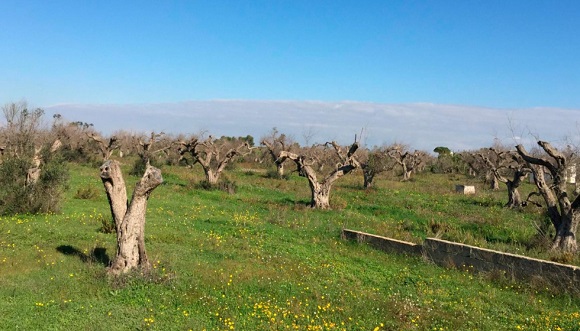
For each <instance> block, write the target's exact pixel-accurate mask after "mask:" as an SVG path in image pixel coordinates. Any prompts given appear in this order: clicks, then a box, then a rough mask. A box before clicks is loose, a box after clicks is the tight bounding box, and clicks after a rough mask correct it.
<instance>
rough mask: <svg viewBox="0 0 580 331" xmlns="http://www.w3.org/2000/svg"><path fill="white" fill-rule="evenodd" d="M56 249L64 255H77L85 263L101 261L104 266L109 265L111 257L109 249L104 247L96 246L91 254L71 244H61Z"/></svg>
mask: <svg viewBox="0 0 580 331" xmlns="http://www.w3.org/2000/svg"><path fill="white" fill-rule="evenodd" d="M56 250H57V251H58V252H60V253H62V254H64V255H72V256H77V257H78V258H79V259H81V261H83V262H85V263H94V262H97V263H100V264H102V265H104V266H109V264H110V263H111V259H110V258H109V255H107V249H106V248H103V247H95V249H93V251H92V252H91V254H90V255H87V254H85V253H83V252H81V251H80V250H79V249H77V248H75V247H73V246H70V245H60V246H58V247H57V248H56Z"/></svg>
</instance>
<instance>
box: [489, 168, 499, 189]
mask: <svg viewBox="0 0 580 331" xmlns="http://www.w3.org/2000/svg"><path fill="white" fill-rule="evenodd" d="M488 177H489V178H490V184H489V188H490V189H491V190H493V191H497V190H499V181H498V180H497V177H496V176H495V175H494V174H493V172H489V173H488Z"/></svg>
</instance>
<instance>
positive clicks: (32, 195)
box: [0, 153, 69, 215]
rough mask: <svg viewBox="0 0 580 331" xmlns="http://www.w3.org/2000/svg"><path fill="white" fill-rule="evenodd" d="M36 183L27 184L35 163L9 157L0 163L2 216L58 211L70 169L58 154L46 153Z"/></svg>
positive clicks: (0, 209)
mask: <svg viewBox="0 0 580 331" xmlns="http://www.w3.org/2000/svg"><path fill="white" fill-rule="evenodd" d="M43 160H45V162H44V163H43V164H42V166H41V173H40V177H39V179H38V181H37V182H36V183H35V184H31V185H26V176H27V173H28V169H30V168H31V167H32V162H31V161H30V160H26V159H18V158H9V159H7V160H4V162H3V163H2V164H0V215H10V214H26V213H30V214H37V213H48V212H57V211H59V209H60V202H61V197H62V192H63V191H64V190H65V189H66V188H67V184H68V178H69V174H68V168H67V166H66V163H65V162H64V159H63V158H62V157H60V156H59V155H58V154H50V153H45V155H43Z"/></svg>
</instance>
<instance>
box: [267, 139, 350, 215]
mask: <svg viewBox="0 0 580 331" xmlns="http://www.w3.org/2000/svg"><path fill="white" fill-rule="evenodd" d="M358 148H359V144H358V142H356V141H355V142H354V143H353V144H352V145H350V147H344V146H340V145H339V144H337V143H336V142H334V141H332V142H327V143H325V144H324V145H315V146H312V147H311V148H308V149H303V150H302V151H301V152H300V153H293V152H289V151H281V152H280V153H279V156H278V159H277V160H276V163H277V164H278V163H281V162H285V161H286V160H292V161H294V163H295V164H296V166H297V169H298V173H299V174H300V176H302V177H306V178H307V179H308V184H309V185H310V192H311V201H310V206H311V207H312V208H318V209H329V208H330V191H331V189H332V185H333V184H334V183H335V182H336V181H337V180H338V179H339V178H341V177H343V176H344V175H346V174H348V173H350V172H351V171H353V170H355V169H357V168H359V167H360V163H359V161H358V160H357V159H356V156H355V152H356V151H357V150H358Z"/></svg>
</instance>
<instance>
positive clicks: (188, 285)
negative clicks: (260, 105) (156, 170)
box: [0, 162, 580, 330]
mask: <svg viewBox="0 0 580 331" xmlns="http://www.w3.org/2000/svg"><path fill="white" fill-rule="evenodd" d="M129 163H130V162H127V164H125V165H124V166H125V167H126V168H128V167H129V165H128V164H129ZM162 171H163V176H164V179H165V183H164V184H163V185H162V186H160V187H159V188H158V189H157V190H156V191H154V192H153V194H152V196H151V198H150V201H149V206H148V214H147V224H146V229H145V233H146V245H147V251H148V254H149V257H150V259H151V260H152V262H153V267H154V269H153V272H152V273H150V274H147V275H136V274H130V275H127V276H121V277H119V278H110V276H107V274H106V271H105V267H106V266H107V265H108V263H109V262H110V259H112V258H113V257H114V253H115V250H116V248H115V234H114V233H104V232H103V231H101V228H102V227H103V222H105V223H106V222H108V220H109V219H110V210H109V205H108V202H107V200H106V196H105V194H104V190H103V188H102V184H101V181H100V179H99V177H98V168H97V167H93V168H91V167H88V166H79V165H74V164H73V165H71V181H70V188H69V190H68V191H67V193H66V199H65V201H64V204H63V208H62V211H61V213H59V214H53V215H38V216H28V215H19V216H5V217H2V218H0V296H1V297H2V298H3V299H2V300H1V301H0V311H1V312H2V314H0V325H1V327H0V328H2V329H7V330H14V329H21V330H63V329H71V330H149V329H150V330H578V329H580V308H579V307H580V299H579V298H578V296H577V295H574V294H562V293H555V292H554V291H551V290H550V289H549V288H545V287H544V286H542V284H541V282H538V283H533V284H528V283H517V282H513V281H511V280H510V279H505V278H504V277H502V276H500V275H493V274H484V275H475V274H472V273H471V272H469V270H465V271H462V270H447V269H443V268H440V267H437V266H435V265H432V264H430V263H427V262H425V261H424V260H422V259H418V258H412V257H407V256H399V255H391V254H385V253H382V252H378V251H375V250H373V249H371V248H369V247H367V246H365V245H359V244H356V243H351V242H347V241H343V240H341V239H340V232H341V229H342V228H344V227H347V228H351V229H356V230H361V231H366V232H370V233H375V234H378V235H383V236H389V237H393V238H396V239H402V240H407V241H414V242H420V241H421V240H423V239H424V238H426V237H432V236H438V237H440V238H443V239H448V240H453V241H458V242H462V243H467V244H471V245H476V246H480V247H487V248H492V249H498V250H503V251H509V252H513V253H518V254H524V255H529V256H534V257H539V258H545V259H555V260H559V259H563V258H565V257H562V256H551V255H549V254H548V253H545V252H546V249H545V247H544V246H542V243H541V240H539V239H538V238H536V237H535V234H536V230H535V227H534V223H537V222H539V221H540V220H541V219H542V210H541V209H534V208H532V207H529V208H528V209H525V210H524V211H515V210H508V209H505V208H502V206H503V204H504V203H505V200H506V193H505V191H504V190H502V191H500V192H492V191H486V190H485V189H483V184H481V183H477V182H473V183H470V184H474V185H476V189H477V194H476V195H475V196H463V195H459V194H456V193H454V186H455V184H465V183H468V182H469V181H470V180H469V179H466V178H465V177H463V176H458V175H457V176H454V175H437V174H429V173H426V174H419V175H417V176H416V177H415V179H414V180H412V181H410V182H404V183H402V182H399V181H396V180H391V179H388V178H378V179H377V180H376V185H375V188H373V189H370V190H363V189H362V176H361V175H360V173H354V174H352V175H349V176H346V177H345V178H344V180H343V181H340V182H339V183H337V184H336V186H335V188H334V190H333V192H332V195H331V206H332V207H333V209H332V210H312V209H310V208H308V207H307V206H306V205H307V203H308V202H309V194H310V191H309V189H308V183H307V181H306V180H305V179H304V178H301V177H298V176H297V175H296V174H295V173H294V174H292V175H291V176H290V178H289V179H288V180H284V179H272V178H266V176H265V174H266V170H265V169H252V168H251V166H248V165H245V164H244V165H241V164H238V165H237V167H236V169H235V170H233V171H228V172H227V173H226V175H227V176H228V177H229V180H230V181H232V182H234V183H235V185H236V187H237V192H236V193H235V194H228V193H226V192H223V191H219V190H209V191H208V190H202V189H199V188H197V186H196V184H197V182H199V181H200V180H202V179H203V173H202V172H201V170H200V169H199V168H194V169H193V170H191V169H186V168H182V167H169V166H165V167H162ZM127 172H128V170H127V169H125V173H127ZM126 180H127V182H128V187H130V188H131V189H132V186H133V183H134V182H135V181H136V180H137V178H136V177H126ZM526 185H527V184H526ZM526 185H524V186H523V187H522V191H524V192H525V191H526V190H529V188H528V187H526ZM91 191H95V192H97V194H95V195H94V197H93V196H92V195H91V194H88V193H87V192H89V193H90V192H91ZM82 192H85V193H86V194H84V195H83V194H81V193H82ZM567 262H571V263H575V264H576V265H578V258H577V256H576V257H571V258H570V257H568V261H567Z"/></svg>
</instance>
